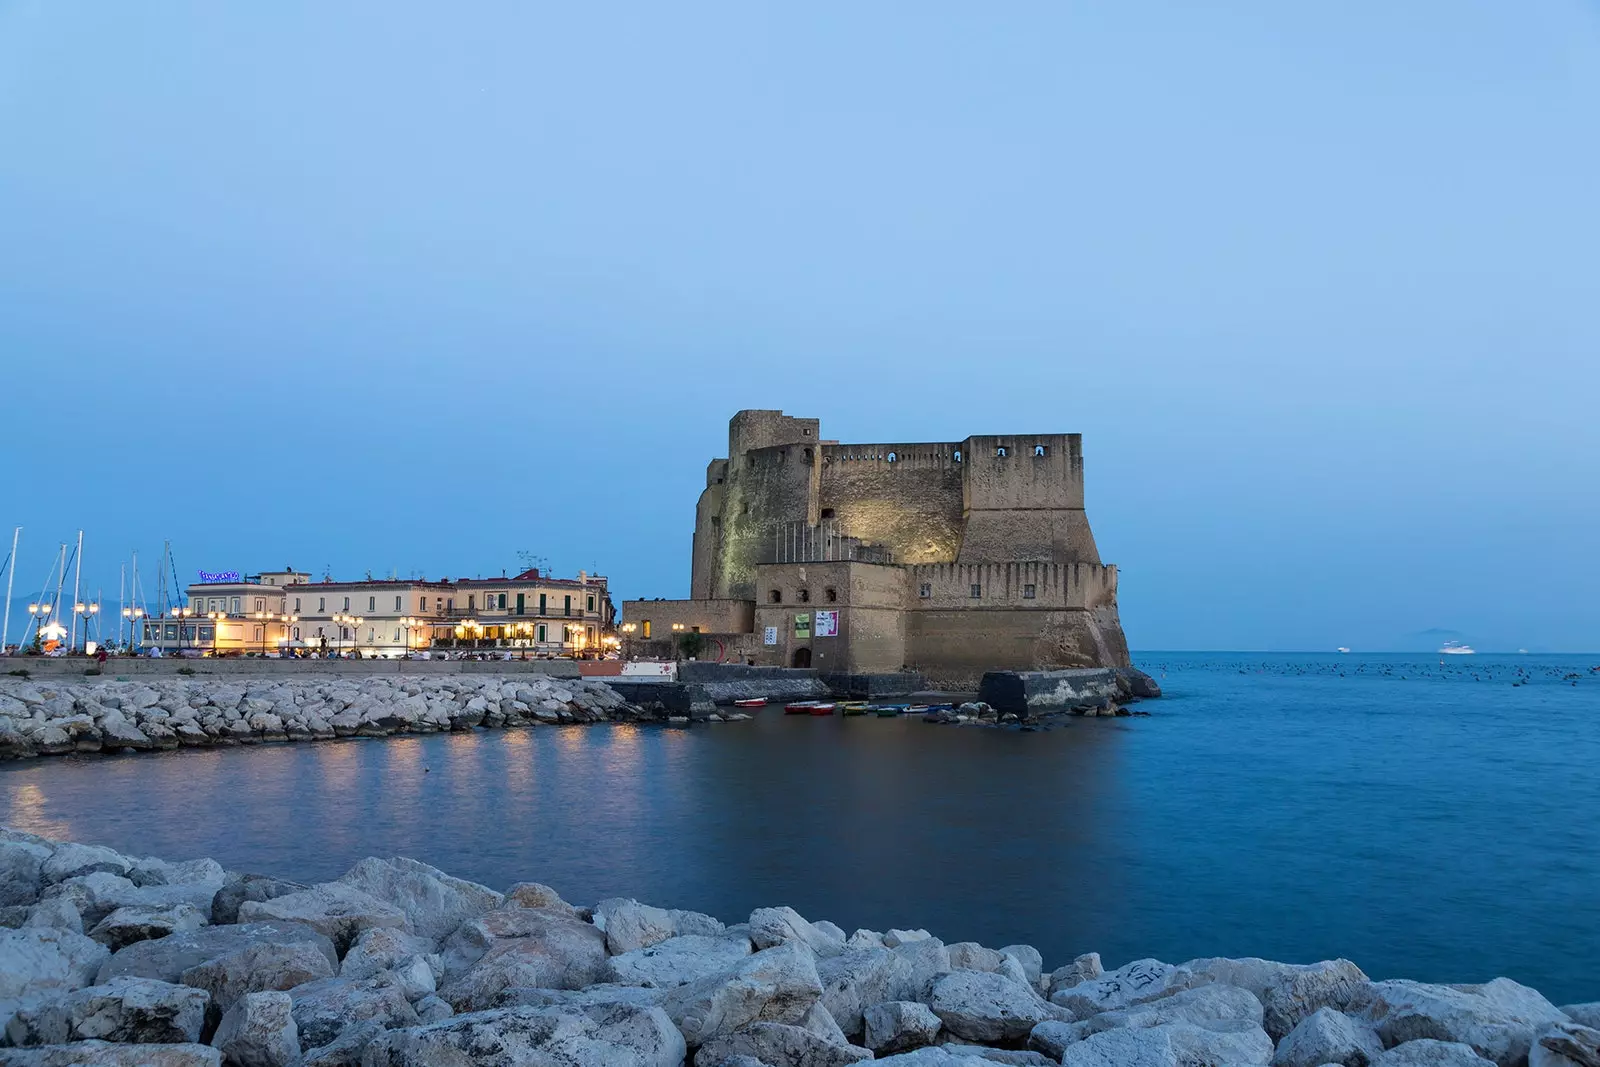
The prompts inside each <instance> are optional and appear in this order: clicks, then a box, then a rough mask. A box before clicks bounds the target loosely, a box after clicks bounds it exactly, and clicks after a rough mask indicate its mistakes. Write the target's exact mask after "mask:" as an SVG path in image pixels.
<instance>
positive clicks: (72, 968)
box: [0, 927, 110, 1028]
mask: <svg viewBox="0 0 1600 1067" xmlns="http://www.w3.org/2000/svg"><path fill="white" fill-rule="evenodd" d="M109 956H110V953H108V952H107V951H106V947H105V946H104V945H102V944H100V943H99V942H97V941H91V940H89V939H88V938H87V937H84V936H83V935H82V934H75V933H73V932H72V931H70V930H58V929H54V928H49V927H30V928H27V929H22V930H0V1028H4V1026H5V1025H6V1024H7V1023H8V1022H10V1020H11V1017H12V1015H14V1014H15V1013H16V1011H17V1009H19V1008H24V1007H31V1006H33V1005H36V1004H38V1003H40V1002H42V1001H44V1000H45V999H47V998H49V997H52V996H54V995H56V994H60V993H70V992H72V991H73V990H75V989H81V988H83V987H84V986H86V985H88V984H90V983H91V982H93V981H94V980H95V975H96V973H97V972H98V971H99V970H100V968H101V965H102V964H103V963H105V962H106V960H107V959H108V958H109Z"/></svg>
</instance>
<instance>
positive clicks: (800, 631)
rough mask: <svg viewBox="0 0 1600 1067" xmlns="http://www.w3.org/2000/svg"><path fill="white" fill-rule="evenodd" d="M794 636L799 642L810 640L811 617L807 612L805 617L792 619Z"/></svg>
mask: <svg viewBox="0 0 1600 1067" xmlns="http://www.w3.org/2000/svg"><path fill="white" fill-rule="evenodd" d="M794 636H795V637H796V638H797V639H798V640H801V641H809V640H810V639H811V615H810V613H809V612H808V613H806V614H805V615H796V616H795V617H794Z"/></svg>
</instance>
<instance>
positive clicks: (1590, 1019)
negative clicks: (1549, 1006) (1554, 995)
mask: <svg viewBox="0 0 1600 1067" xmlns="http://www.w3.org/2000/svg"><path fill="white" fill-rule="evenodd" d="M1561 1012H1562V1014H1564V1015H1565V1016H1566V1017H1567V1018H1569V1019H1571V1020H1572V1021H1573V1022H1575V1023H1577V1024H1578V1025H1579V1026H1587V1027H1589V1028H1590V1029H1591V1030H1600V1000H1596V1001H1591V1002H1590V1003H1588V1004H1563V1005H1562V1006H1561Z"/></svg>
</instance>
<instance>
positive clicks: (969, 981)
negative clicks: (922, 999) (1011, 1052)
mask: <svg viewBox="0 0 1600 1067" xmlns="http://www.w3.org/2000/svg"><path fill="white" fill-rule="evenodd" d="M928 1007H930V1008H931V1009H933V1013H934V1014H935V1015H937V1016H938V1017H939V1020H940V1021H941V1022H942V1023H943V1024H944V1028H945V1029H946V1030H948V1031H950V1033H952V1034H954V1035H955V1036H957V1037H961V1038H965V1039H967V1040H969V1041H981V1042H987V1043H993V1044H999V1043H1004V1042H1013V1041H1020V1040H1022V1039H1023V1038H1025V1037H1027V1036H1028V1034H1029V1033H1030V1032H1031V1031H1032V1030H1033V1028H1034V1027H1035V1026H1038V1025H1039V1024H1040V1023H1042V1022H1044V1021H1046V1020H1048V1019H1056V1020H1062V1021H1065V1020H1067V1019H1068V1018H1069V1016H1068V1014H1067V1013H1066V1012H1064V1011H1062V1010H1061V1009H1059V1008H1057V1007H1055V1006H1054V1005H1052V1004H1050V1003H1049V1002H1048V1001H1046V1000H1044V999H1043V998H1041V997H1040V996H1039V995H1038V993H1037V992H1035V991H1034V990H1033V989H1032V988H1031V987H1029V986H1028V985H1026V984H1023V983H1021V982H1018V981H1016V980H1015V979H1012V978H1008V977H1006V976H1005V975H1002V974H989V973H986V972H983V971H951V972H949V973H948V974H942V975H940V976H939V977H937V978H935V979H934V980H933V985H932V987H931V989H930V991H929V996H928Z"/></svg>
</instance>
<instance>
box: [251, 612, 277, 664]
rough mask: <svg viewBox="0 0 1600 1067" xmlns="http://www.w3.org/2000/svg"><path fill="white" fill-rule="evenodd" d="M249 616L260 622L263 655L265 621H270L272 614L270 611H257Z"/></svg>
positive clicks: (264, 653) (265, 633)
mask: <svg viewBox="0 0 1600 1067" xmlns="http://www.w3.org/2000/svg"><path fill="white" fill-rule="evenodd" d="M251 618H253V619H255V620H256V622H258V623H260V624H261V654H262V655H263V656H265V655H266V654H267V623H269V622H271V621H272V620H273V618H274V616H273V614H272V612H270V611H258V612H256V613H255V614H254V615H252V616H251Z"/></svg>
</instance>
